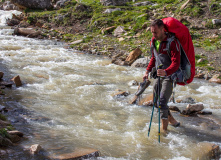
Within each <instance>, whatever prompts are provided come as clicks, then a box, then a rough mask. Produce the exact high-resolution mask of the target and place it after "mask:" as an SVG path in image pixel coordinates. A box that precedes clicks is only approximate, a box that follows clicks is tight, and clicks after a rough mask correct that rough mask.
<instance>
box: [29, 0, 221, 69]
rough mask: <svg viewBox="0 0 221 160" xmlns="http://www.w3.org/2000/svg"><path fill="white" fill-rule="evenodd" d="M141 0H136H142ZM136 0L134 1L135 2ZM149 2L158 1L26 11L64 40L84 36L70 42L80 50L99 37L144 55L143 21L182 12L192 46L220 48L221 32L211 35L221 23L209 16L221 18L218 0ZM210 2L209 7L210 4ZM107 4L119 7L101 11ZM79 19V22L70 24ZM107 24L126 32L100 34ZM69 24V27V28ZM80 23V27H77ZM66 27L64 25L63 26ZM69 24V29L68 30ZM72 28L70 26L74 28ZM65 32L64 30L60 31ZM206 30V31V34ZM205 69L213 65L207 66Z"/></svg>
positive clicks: (92, 1) (93, 1) (89, 0)
mask: <svg viewBox="0 0 221 160" xmlns="http://www.w3.org/2000/svg"><path fill="white" fill-rule="evenodd" d="M142 1H144V0H137V2H142ZM137 2H136V3H137ZM150 2H152V3H154V4H157V5H155V6H152V5H147V6H136V7H135V6H133V4H134V3H133V2H130V3H127V5H125V6H102V5H101V4H100V2H99V0H81V3H82V4H84V5H85V7H86V8H87V9H86V10H85V11H79V10H76V7H77V6H78V3H77V2H76V1H75V0H72V1H71V2H68V3H67V4H66V6H65V7H64V8H61V9H59V10H53V11H30V10H26V12H27V13H28V15H29V17H28V22H29V23H33V22H36V21H42V20H43V23H46V24H49V25H53V28H54V29H55V30H54V32H60V31H61V30H62V34H60V35H61V36H62V39H63V40H64V41H69V42H70V41H75V40H78V39H83V42H82V43H81V44H77V45H72V47H74V48H76V49H79V50H81V49H82V47H84V46H87V45H91V44H92V43H93V42H95V41H99V39H102V40H103V43H102V46H107V47H112V46H113V45H116V46H118V47H120V49H122V50H128V51H127V52H130V50H132V49H134V48H136V47H138V46H139V47H140V49H141V50H142V51H143V53H144V54H145V55H148V53H149V40H150V38H151V32H150V31H146V27H143V28H142V26H143V25H144V24H145V23H146V24H147V26H148V25H149V24H150V22H151V20H152V19H156V18H164V17H168V16H172V15H174V17H175V18H177V19H181V18H182V17H185V16H190V17H191V19H192V20H193V21H192V22H189V21H187V20H183V21H182V23H183V24H185V25H186V26H187V27H188V28H189V29H190V33H191V36H192V39H193V42H194V46H195V47H200V48H204V49H205V50H206V51H209V52H217V51H220V48H221V47H220V46H221V40H220V39H221V35H220V34H218V35H216V36H211V35H213V34H214V33H215V32H217V31H218V29H219V28H220V26H214V25H213V24H212V19H216V18H217V19H221V7H220V3H221V0H211V1H210V2H209V3H208V1H202V0H194V1H193V2H190V3H188V5H187V7H186V8H185V9H183V10H180V7H181V6H182V5H183V4H184V3H185V1H180V0H150ZM211 6H212V7H211ZM108 8H120V9H121V11H115V12H112V13H110V14H103V12H104V11H105V10H106V9H108ZM60 15H65V16H64V18H63V19H62V20H59V18H58V17H59V16H60ZM197 20H200V21H202V22H203V24H204V26H205V27H204V29H202V28H198V27H197V25H193V24H192V23H193V22H194V21H197ZM76 23H78V24H79V25H80V26H79V25H78V26H74V27H72V26H73V24H76ZM110 26H116V27H117V26H124V27H125V30H126V32H127V34H126V35H124V36H122V37H123V38H124V40H123V41H122V42H119V41H118V39H117V38H115V37H113V36H112V34H113V30H111V31H109V32H105V33H104V34H105V35H103V34H102V33H101V30H102V29H103V28H107V27H110ZM71 27H72V28H71ZM78 27H79V28H78ZM64 28H65V29H64ZM68 28H69V30H68ZM76 29H77V31H75V32H73V30H76ZM63 32H64V33H63ZM205 33H206V34H205ZM102 46H97V47H95V48H93V49H96V51H101V52H102V51H104V50H105V51H104V52H102V53H104V54H107V55H108V54H112V53H110V52H108V51H106V50H107V48H105V47H102ZM199 58H202V57H201V56H200V55H196V60H198V59H199ZM207 63H208V61H206V60H205V61H204V62H201V63H200V64H197V65H198V66H206V65H207ZM208 69H214V68H213V67H208Z"/></svg>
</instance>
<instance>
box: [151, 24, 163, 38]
mask: <svg viewBox="0 0 221 160" xmlns="http://www.w3.org/2000/svg"><path fill="white" fill-rule="evenodd" d="M151 33H152V35H153V37H154V38H155V39H156V40H160V41H162V40H163V38H164V35H165V33H164V27H158V26H157V25H155V26H151Z"/></svg>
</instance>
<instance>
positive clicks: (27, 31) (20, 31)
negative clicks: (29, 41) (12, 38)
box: [14, 28, 41, 38]
mask: <svg viewBox="0 0 221 160" xmlns="http://www.w3.org/2000/svg"><path fill="white" fill-rule="evenodd" d="M14 34H15V35H22V36H27V37H30V38H34V37H38V36H40V35H41V31H35V30H34V29H32V28H15V30H14Z"/></svg>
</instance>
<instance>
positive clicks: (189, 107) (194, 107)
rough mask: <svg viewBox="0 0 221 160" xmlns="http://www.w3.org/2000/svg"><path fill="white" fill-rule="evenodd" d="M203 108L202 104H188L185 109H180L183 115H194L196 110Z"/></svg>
mask: <svg viewBox="0 0 221 160" xmlns="http://www.w3.org/2000/svg"><path fill="white" fill-rule="evenodd" d="M203 109H204V106H203V104H188V105H187V107H186V109H185V110H183V111H182V113H181V114H183V115H190V116H191V115H196V114H197V112H200V111H202V110H203Z"/></svg>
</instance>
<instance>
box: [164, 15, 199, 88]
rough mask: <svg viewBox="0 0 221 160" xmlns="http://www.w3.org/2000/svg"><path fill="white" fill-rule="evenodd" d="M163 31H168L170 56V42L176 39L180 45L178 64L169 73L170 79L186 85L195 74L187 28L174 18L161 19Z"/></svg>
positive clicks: (192, 50)
mask: <svg viewBox="0 0 221 160" xmlns="http://www.w3.org/2000/svg"><path fill="white" fill-rule="evenodd" d="M162 20H163V23H164V25H165V31H166V32H167V33H168V37H169V38H168V42H167V46H166V49H167V53H168V55H169V56H170V44H171V42H173V41H174V40H176V41H177V42H178V43H179V45H180V54H181V56H180V66H179V69H178V70H177V71H176V72H175V73H173V74H172V75H171V79H172V80H173V81H174V82H175V83H177V84H179V85H186V84H189V83H191V82H192V81H193V78H194V75H195V52H194V47H193V42H192V38H191V36H190V33H189V30H188V28H187V27H186V26H185V25H183V24H182V23H181V22H180V21H178V20H177V19H175V18H172V17H167V18H164V19H162Z"/></svg>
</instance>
